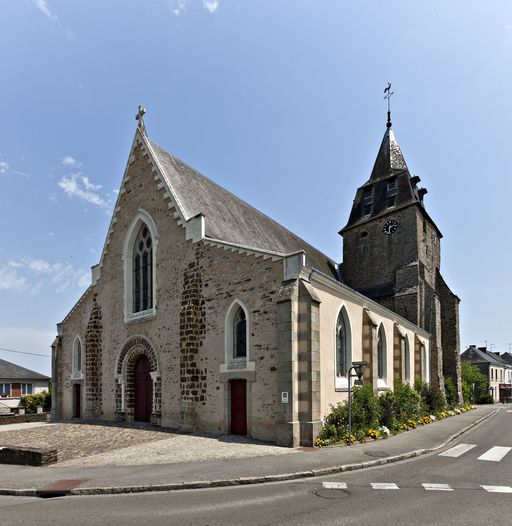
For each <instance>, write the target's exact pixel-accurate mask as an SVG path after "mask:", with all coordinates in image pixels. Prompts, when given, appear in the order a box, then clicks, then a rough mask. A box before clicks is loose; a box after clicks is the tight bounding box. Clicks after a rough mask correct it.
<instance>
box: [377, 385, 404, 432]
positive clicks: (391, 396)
mask: <svg viewBox="0 0 512 526" xmlns="http://www.w3.org/2000/svg"><path fill="white" fill-rule="evenodd" d="M379 404H380V409H381V418H380V423H381V424H382V425H383V426H386V427H388V428H389V429H391V430H395V429H397V428H398V426H399V424H400V421H399V419H398V418H397V414H396V409H397V403H396V397H395V393H393V391H387V392H386V393H384V394H382V395H381V396H380V397H379Z"/></svg>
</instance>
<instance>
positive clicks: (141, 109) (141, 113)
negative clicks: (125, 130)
mask: <svg viewBox="0 0 512 526" xmlns="http://www.w3.org/2000/svg"><path fill="white" fill-rule="evenodd" d="M145 113H146V108H144V106H139V111H138V112H137V115H135V119H136V120H137V121H139V124H138V125H137V126H138V128H139V129H140V130H141V131H143V132H144V133H145V132H146V126H144V119H143V118H142V117H144V114H145Z"/></svg>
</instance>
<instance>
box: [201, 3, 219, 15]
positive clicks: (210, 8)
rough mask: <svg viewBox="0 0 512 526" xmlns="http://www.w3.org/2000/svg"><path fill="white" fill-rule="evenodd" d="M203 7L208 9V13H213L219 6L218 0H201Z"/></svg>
mask: <svg viewBox="0 0 512 526" xmlns="http://www.w3.org/2000/svg"><path fill="white" fill-rule="evenodd" d="M203 7H204V8H205V9H208V11H210V13H215V11H217V9H218V8H219V0H203Z"/></svg>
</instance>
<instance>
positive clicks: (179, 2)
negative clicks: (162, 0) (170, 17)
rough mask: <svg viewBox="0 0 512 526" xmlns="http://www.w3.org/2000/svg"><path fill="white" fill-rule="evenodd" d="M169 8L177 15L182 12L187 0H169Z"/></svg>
mask: <svg viewBox="0 0 512 526" xmlns="http://www.w3.org/2000/svg"><path fill="white" fill-rule="evenodd" d="M167 3H168V5H169V9H170V10H171V11H172V12H173V13H174V14H175V15H176V16H179V15H180V14H181V13H183V12H184V11H185V9H186V7H187V4H188V0H169V1H168V2H167Z"/></svg>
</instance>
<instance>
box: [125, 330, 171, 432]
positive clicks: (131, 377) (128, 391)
mask: <svg viewBox="0 0 512 526" xmlns="http://www.w3.org/2000/svg"><path fill="white" fill-rule="evenodd" d="M142 355H144V356H146V357H147V358H148V360H149V363H150V366H151V372H150V376H151V380H152V381H153V400H152V409H151V423H152V424H157V425H159V424H160V421H161V407H162V380H161V376H160V359H159V355H158V352H157V351H156V350H155V348H154V347H153V345H152V344H151V342H150V341H149V339H148V338H146V337H145V336H143V335H141V334H137V335H134V336H131V337H130V338H129V339H128V340H127V341H126V343H125V344H124V345H123V347H122V348H121V351H120V352H119V355H118V357H117V360H116V371H115V372H116V375H115V378H116V386H115V398H116V415H117V417H118V419H119V420H125V421H127V422H133V419H134V415H135V398H134V397H135V374H134V369H135V362H136V361H137V359H138V358H139V356H142Z"/></svg>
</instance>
